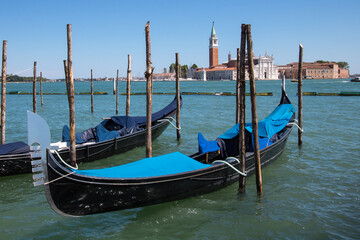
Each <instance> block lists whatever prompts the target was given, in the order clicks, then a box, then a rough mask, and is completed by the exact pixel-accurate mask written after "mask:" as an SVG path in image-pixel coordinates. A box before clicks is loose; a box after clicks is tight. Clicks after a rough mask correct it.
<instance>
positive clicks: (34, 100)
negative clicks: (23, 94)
mask: <svg viewBox="0 0 360 240" xmlns="http://www.w3.org/2000/svg"><path fill="white" fill-rule="evenodd" d="M33 112H34V113H36V61H35V62H34V78H33Z"/></svg>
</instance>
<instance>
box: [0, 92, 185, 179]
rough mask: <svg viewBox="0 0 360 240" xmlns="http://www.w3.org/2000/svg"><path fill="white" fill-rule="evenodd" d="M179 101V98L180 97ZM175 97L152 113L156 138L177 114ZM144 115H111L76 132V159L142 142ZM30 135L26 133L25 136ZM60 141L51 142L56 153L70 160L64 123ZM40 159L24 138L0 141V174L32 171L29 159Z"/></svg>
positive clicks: (111, 152)
mask: <svg viewBox="0 0 360 240" xmlns="http://www.w3.org/2000/svg"><path fill="white" fill-rule="evenodd" d="M181 104H182V100H181ZM176 109H177V101H176V98H175V99H174V100H173V101H172V102H171V103H170V104H169V105H167V106H166V107H164V108H163V109H162V110H160V111H158V112H156V113H154V114H152V127H151V131H152V137H153V139H156V138H157V137H159V136H160V135H161V134H162V133H163V132H164V131H165V129H166V128H167V127H168V126H169V124H170V123H171V121H172V120H173V117H174V116H175V115H176ZM145 135H146V117H129V116H113V117H110V118H108V119H105V120H103V121H102V122H101V123H100V124H99V125H97V126H96V127H94V128H89V129H87V130H85V131H83V132H81V133H77V134H76V140H77V141H76V143H77V144H76V159H77V162H78V163H80V162H90V161H94V160H98V159H103V158H106V157H110V156H112V155H115V154H119V153H123V152H126V151H128V150H130V149H133V148H135V147H138V146H142V145H144V144H145V140H146V138H145ZM29 138H31V136H29V134H28V139H29ZM62 138H63V139H62V140H63V141H62V142H58V143H52V144H50V146H51V148H52V149H56V150H57V152H58V153H59V155H60V156H61V157H62V158H63V159H65V161H69V159H70V150H69V147H68V146H67V144H66V142H68V141H69V140H70V137H69V128H68V127H67V126H64V129H63V137H62ZM39 159H40V151H39V148H37V147H35V148H34V149H32V148H30V146H29V145H28V144H25V143H23V142H17V143H9V144H3V145H0V176H6V175H14V174H21V173H31V171H32V167H31V161H32V160H39Z"/></svg>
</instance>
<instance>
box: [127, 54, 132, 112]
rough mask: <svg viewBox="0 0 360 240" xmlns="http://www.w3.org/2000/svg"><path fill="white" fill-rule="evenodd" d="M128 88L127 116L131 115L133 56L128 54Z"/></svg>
mask: <svg viewBox="0 0 360 240" xmlns="http://www.w3.org/2000/svg"><path fill="white" fill-rule="evenodd" d="M126 80H127V86H126V116H129V114H130V85H131V55H129V54H128V68H127V79H126Z"/></svg>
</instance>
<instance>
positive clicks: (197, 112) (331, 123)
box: [0, 79, 360, 239]
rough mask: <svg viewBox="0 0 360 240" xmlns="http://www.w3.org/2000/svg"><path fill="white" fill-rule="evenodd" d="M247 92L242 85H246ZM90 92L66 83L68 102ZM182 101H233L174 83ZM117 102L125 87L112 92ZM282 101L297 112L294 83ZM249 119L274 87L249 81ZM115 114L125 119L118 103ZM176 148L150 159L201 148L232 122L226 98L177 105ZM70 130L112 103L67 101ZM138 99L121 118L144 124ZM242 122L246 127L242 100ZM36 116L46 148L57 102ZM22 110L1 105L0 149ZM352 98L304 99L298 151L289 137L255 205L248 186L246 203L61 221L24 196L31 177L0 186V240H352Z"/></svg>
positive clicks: (56, 134)
mask: <svg viewBox="0 0 360 240" xmlns="http://www.w3.org/2000/svg"><path fill="white" fill-rule="evenodd" d="M247 84H248V83H247ZM89 85H90V84H89V83H84V82H76V83H75V91H76V92H88V91H90V86H89ZM180 85H181V91H184V92H234V89H235V82H232V81H231V82H230V81H224V82H220V81H216V82H181V84H180ZM94 88H95V91H105V92H109V93H112V82H96V83H95V84H94ZM174 88H175V83H173V82H155V83H154V92H175V89H174ZM31 89H32V85H31V84H26V83H9V84H7V90H8V91H23V92H31ZM120 89H121V92H124V91H125V83H124V82H121V83H120ZM286 89H287V92H288V96H289V98H290V100H291V101H292V102H293V104H294V105H295V107H296V106H297V96H296V89H297V83H291V82H290V81H287V86H286ZM256 90H257V92H273V93H274V96H259V97H257V104H258V115H259V116H258V117H259V119H262V118H264V117H266V116H267V115H268V114H269V113H270V112H271V111H272V110H273V109H274V107H275V106H276V105H277V104H278V101H279V98H280V81H257V82H256ZM65 91H66V88H65V84H64V83H44V92H65ZM132 91H133V92H144V91H145V83H144V82H134V83H133V84H132ZM303 91H304V92H335V93H339V92H340V91H357V92H360V84H359V83H351V82H349V80H348V79H346V80H307V81H306V80H305V81H304V85H303ZM173 97H174V96H172V95H154V96H153V111H157V110H159V109H161V108H162V107H164V106H165V105H166V104H167V103H168V102H170V101H171V100H172V98H173ZM119 99H120V105H119V112H120V113H125V96H120V98H119ZM183 100H184V105H183V108H182V111H181V125H182V130H181V134H182V135H181V136H182V139H181V141H180V142H177V141H176V130H175V129H174V128H172V127H169V128H168V129H167V130H166V131H165V132H164V133H163V135H161V136H160V137H159V138H158V139H157V140H156V141H155V142H154V143H153V155H154V156H156V155H160V154H164V153H169V152H173V151H181V152H183V153H185V154H191V153H194V152H196V151H197V139H196V137H197V133H198V132H199V131H200V132H202V133H203V134H204V136H205V137H206V138H207V139H209V140H211V139H214V138H216V137H217V136H218V135H220V134H221V133H223V132H224V131H226V130H227V129H228V128H230V127H231V126H232V125H233V124H234V121H235V113H234V111H235V97H234V96H196V95H185V96H183ZM75 101H76V107H75V108H76V129H77V131H81V130H84V129H86V128H88V127H91V126H95V125H96V124H97V123H98V122H100V121H101V118H102V117H106V116H111V115H114V114H115V96H114V95H112V94H109V95H105V96H94V111H95V112H94V114H93V115H92V114H91V113H90V96H79V95H77V96H76V97H75ZM145 101H146V100H145V96H132V98H131V111H130V112H131V114H132V115H143V114H145ZM246 101H247V106H248V108H247V110H246V111H247V120H248V121H250V118H249V116H250V98H249V97H247V98H246ZM37 102H38V104H37V109H38V113H39V114H40V115H41V116H42V117H44V118H45V119H46V121H47V122H48V124H49V126H50V129H51V134H52V141H59V140H61V129H62V126H63V125H64V124H67V123H68V105H67V98H66V96H65V95H46V96H44V106H43V107H41V106H40V97H38V100H37ZM26 110H32V96H31V95H24V96H22V95H7V115H6V142H13V141H17V140H22V141H26ZM359 112H360V97H341V96H304V135H303V147H302V149H301V150H299V149H298V147H297V134H296V133H297V131H294V132H293V133H292V134H291V136H290V137H289V140H288V142H287V146H286V149H285V151H284V153H283V154H282V156H281V157H280V158H278V159H277V160H276V161H274V162H273V163H271V164H270V165H268V166H267V167H266V168H264V169H263V174H262V177H263V189H264V196H263V198H262V199H259V198H258V196H257V194H256V187H255V177H254V176H251V177H249V178H248V179H247V189H246V194H244V195H239V194H238V193H237V184H233V185H231V186H229V187H227V188H225V189H222V190H220V191H217V192H214V193H210V194H206V195H202V196H197V197H192V198H189V199H185V200H181V201H175V202H169V203H165V204H159V205H155V206H149V207H144V208H137V209H130V210H125V211H117V212H111V213H105V214H98V215H92V216H86V217H81V218H66V217H62V216H59V215H57V214H56V213H54V212H53V211H52V210H51V209H50V207H49V205H48V204H47V201H46V198H45V195H44V191H43V189H42V187H37V188H35V187H32V178H31V174H24V175H18V176H9V177H1V178H0V239H49V238H51V239H139V238H141V239H358V238H359V236H360V199H359V198H360V183H359V182H360V174H359V173H360V164H359V161H358V160H359V159H360V147H359V144H360V131H359V128H360V114H359ZM144 157H145V148H144V147H139V148H136V149H134V150H132V151H129V152H127V153H125V154H121V155H118V156H114V157H111V158H108V159H104V160H99V161H95V162H92V163H87V164H81V165H80V168H82V169H85V168H99V167H109V166H114V165H118V164H121V163H124V162H130V161H134V160H136V159H140V158H144Z"/></svg>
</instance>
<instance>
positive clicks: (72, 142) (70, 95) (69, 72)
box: [66, 24, 76, 167]
mask: <svg viewBox="0 0 360 240" xmlns="http://www.w3.org/2000/svg"><path fill="white" fill-rule="evenodd" d="M67 47H68V60H67V71H66V72H67V78H66V85H67V90H68V93H67V94H68V101H69V112H70V161H71V165H72V166H73V167H75V166H76V143H75V99H74V78H73V68H72V37H71V24H67Z"/></svg>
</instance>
